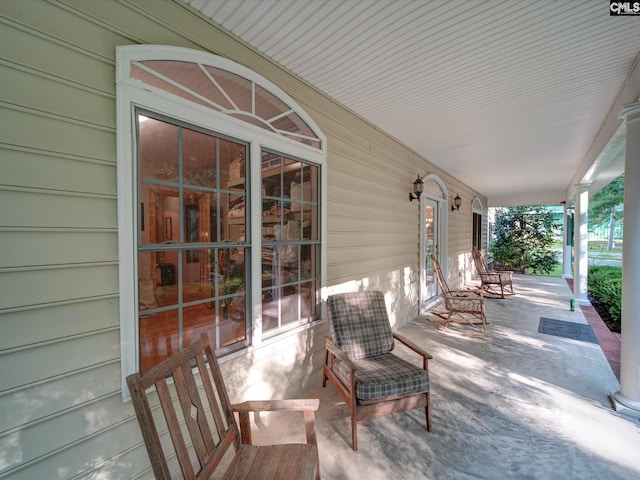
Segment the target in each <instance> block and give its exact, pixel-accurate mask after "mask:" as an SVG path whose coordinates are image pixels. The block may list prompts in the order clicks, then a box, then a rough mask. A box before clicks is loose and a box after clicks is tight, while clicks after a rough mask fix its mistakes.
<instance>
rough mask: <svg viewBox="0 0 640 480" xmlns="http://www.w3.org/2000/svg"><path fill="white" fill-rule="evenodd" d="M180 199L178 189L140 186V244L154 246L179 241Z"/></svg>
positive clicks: (147, 185) (144, 184) (162, 186)
mask: <svg viewBox="0 0 640 480" xmlns="http://www.w3.org/2000/svg"><path fill="white" fill-rule="evenodd" d="M179 205H180V199H179V192H178V188H177V187H170V186H165V185H154V184H150V183H141V184H140V222H139V226H138V228H139V230H140V243H141V244H142V245H152V244H160V243H172V242H177V241H179V240H180V239H179V232H180V216H179V212H180V207H179Z"/></svg>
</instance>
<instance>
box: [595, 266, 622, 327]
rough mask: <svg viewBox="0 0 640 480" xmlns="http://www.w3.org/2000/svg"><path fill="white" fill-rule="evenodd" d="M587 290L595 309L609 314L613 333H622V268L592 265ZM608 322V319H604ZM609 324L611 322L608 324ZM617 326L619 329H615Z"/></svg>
mask: <svg viewBox="0 0 640 480" xmlns="http://www.w3.org/2000/svg"><path fill="white" fill-rule="evenodd" d="M587 289H588V290H589V294H590V296H591V299H592V303H593V304H594V307H595V308H596V309H597V310H598V311H599V312H600V311H601V310H604V311H605V312H606V313H608V314H609V317H610V322H611V323H613V325H614V327H613V328H612V325H609V328H611V329H612V330H613V331H617V332H620V319H621V316H622V268H621V267H614V266H610V265H592V266H590V267H589V276H588V285H587ZM603 320H605V321H606V319H604V318H603ZM607 323H609V322H607ZM615 325H617V328H616V327H615Z"/></svg>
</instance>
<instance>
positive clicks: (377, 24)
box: [183, 0, 640, 198]
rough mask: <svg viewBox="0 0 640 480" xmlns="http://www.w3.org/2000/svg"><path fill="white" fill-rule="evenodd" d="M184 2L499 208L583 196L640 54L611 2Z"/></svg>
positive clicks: (639, 22)
mask: <svg viewBox="0 0 640 480" xmlns="http://www.w3.org/2000/svg"><path fill="white" fill-rule="evenodd" d="M183 1H185V2H186V3H188V4H190V5H191V6H192V7H193V8H195V9H196V10H199V11H200V12H201V13H202V14H204V15H205V16H207V17H209V18H210V19H211V20H213V21H214V22H215V23H217V24H219V25H221V26H222V27H224V28H226V29H227V30H229V31H231V32H232V33H233V34H235V35H237V36H238V37H240V38H241V39H243V40H244V41H246V42H247V43H249V44H250V45H252V46H253V47H255V48H256V49H257V50H259V51H261V52H263V53H264V54H265V55H266V56H268V57H271V58H272V59H274V60H275V61H276V62H278V63H280V64H281V65H283V66H284V67H286V68H287V69H289V70H291V71H292V72H294V73H295V74H297V75H298V76H299V77H301V78H303V79H304V80H306V81H308V82H309V83H310V84H312V85H314V86H315V87H316V88H318V89H320V90H322V91H323V92H325V93H326V94H327V95H329V96H331V97H333V98H334V99H336V100H337V101H338V102H340V103H342V104H343V105H345V106H346V107H348V108H349V109H351V110H353V111H354V112H356V113H357V114H359V115H361V116H362V117H364V118H365V119H367V120H368V121H370V122H371V123H373V124H374V125H376V126H377V127H379V128H380V129H382V130H384V131H386V132H387V133H389V134H390V135H392V136H394V137H395V138H397V139H398V140H400V141H401V142H403V143H404V144H406V145H407V146H409V147H410V148H412V149H413V150H415V151H416V152H418V153H419V154H420V155H422V156H424V157H425V158H427V159H428V160H429V161H430V162H432V163H433V164H435V165H437V166H438V167H440V168H442V169H443V170H445V171H447V172H448V173H449V174H451V175H453V176H454V177H456V178H458V179H460V180H461V181H463V182H464V183H466V184H467V185H469V186H471V187H472V188H474V189H475V190H477V191H478V192H480V193H481V194H483V195H486V196H487V197H489V198H491V197H495V198H506V197H509V196H518V195H521V194H522V193H536V194H539V193H541V192H564V191H568V190H570V188H571V185H572V184H573V183H575V181H576V179H575V176H576V174H577V172H579V171H580V169H581V168H583V169H584V165H583V164H584V162H585V160H587V157H588V156H589V154H590V148H591V147H592V145H593V144H594V142H595V139H596V137H597V135H598V134H599V132H601V130H602V127H603V124H604V122H605V120H606V118H607V115H610V113H611V109H612V108H613V106H614V104H615V102H616V100H617V99H618V97H619V94H620V92H621V90H622V88H623V86H625V81H626V80H627V77H628V76H629V74H630V72H631V71H632V69H633V68H634V65H635V62H636V61H637V57H638V52H639V51H640V17H631V16H627V17H621V16H610V15H609V4H608V2H606V1H600V0H586V1H581V2H575V1H567V0H553V1H544V0H539V1H482V2H480V1H455V0H453V1H436V0H425V1H418V0H369V1H365V0H347V1H344V0H326V1H318V0H259V1H258V0H183ZM627 83H629V82H627ZM632 87H633V88H635V89H636V93H635V95H636V96H635V99H637V98H638V97H637V95H638V93H637V90H638V89H639V88H640V86H638V85H632ZM614 113H615V112H614ZM615 121H617V120H615ZM612 164H616V163H615V162H613V163H612ZM619 164H620V162H617V165H619ZM578 181H579V179H578Z"/></svg>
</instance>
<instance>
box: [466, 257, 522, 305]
mask: <svg viewBox="0 0 640 480" xmlns="http://www.w3.org/2000/svg"><path fill="white" fill-rule="evenodd" d="M472 256H473V262H474V263H475V265H476V272H477V273H478V276H479V277H480V282H481V285H480V288H481V289H482V290H484V291H485V292H487V293H488V294H489V295H495V296H498V297H500V298H505V295H515V292H514V291H513V272H511V271H509V270H495V271H490V270H489V269H488V268H487V262H486V260H485V258H484V253H483V252H482V250H480V249H478V248H474V249H473V252H472ZM505 287H508V288H509V290H510V292H506V291H505Z"/></svg>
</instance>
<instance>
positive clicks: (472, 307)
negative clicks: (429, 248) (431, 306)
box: [430, 254, 488, 336]
mask: <svg viewBox="0 0 640 480" xmlns="http://www.w3.org/2000/svg"><path fill="white" fill-rule="evenodd" d="M431 259H432V260H433V269H434V270H435V272H436V276H437V278H438V284H439V285H440V296H441V297H442V299H443V300H444V309H445V311H444V312H442V311H438V310H432V311H431V312H430V313H432V314H433V315H435V316H437V317H440V318H442V319H443V320H444V321H445V324H444V325H443V327H442V328H443V329H446V330H450V328H449V326H450V325H451V324H459V325H466V326H469V327H472V329H473V330H475V331H479V332H480V335H482V336H486V335H488V332H487V317H486V315H485V313H484V298H483V295H482V291H477V290H476V291H472V290H451V289H450V288H449V285H448V284H447V281H446V280H445V278H444V275H443V273H442V269H441V268H440V263H439V262H438V259H437V258H436V256H435V255H434V254H432V255H431ZM476 335H477V334H476Z"/></svg>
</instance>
